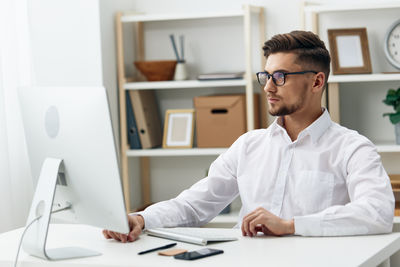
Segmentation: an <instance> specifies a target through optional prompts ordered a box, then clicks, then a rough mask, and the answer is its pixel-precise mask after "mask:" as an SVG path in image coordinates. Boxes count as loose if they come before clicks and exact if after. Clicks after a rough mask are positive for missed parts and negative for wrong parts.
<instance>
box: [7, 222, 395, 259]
mask: <svg viewBox="0 0 400 267" xmlns="http://www.w3.org/2000/svg"><path fill="white" fill-rule="evenodd" d="M221 231H230V232H232V233H234V234H235V235H237V236H238V237H239V241H233V242H226V243H218V244H213V245H210V246H208V247H214V248H220V249H223V250H224V251H225V252H224V254H221V255H216V256H212V257H208V258H203V259H199V260H196V261H192V262H188V261H182V260H176V259H174V258H172V257H165V256H158V255H157V252H153V253H149V254H145V255H137V253H138V252H139V251H142V250H145V249H149V248H153V247H156V246H160V245H163V244H167V243H170V242H171V241H170V240H166V239H161V238H156V237H150V236H147V235H142V236H141V238H140V239H139V240H137V241H135V242H133V243H125V244H123V243H119V242H115V241H111V240H106V239H104V238H103V235H102V233H101V229H98V228H94V227H91V226H84V225H65V224H59V225H57V224H56V225H52V226H51V228H50V232H49V241H48V247H49V248H52V247H61V246H82V247H87V248H91V249H94V250H97V251H100V252H102V253H103V255H102V256H97V257H91V258H82V259H73V260H65V261H54V262H52V261H50V262H46V261H44V260H41V259H39V258H35V257H32V256H28V255H27V254H25V252H24V251H23V250H21V254H20V260H19V265H18V266H24V267H27V266H34V267H39V266H45V267H48V266H57V267H67V266H68V267H70V266H73V267H88V266H114V267H115V266H163V267H165V266H189V264H190V266H219V267H224V266H227V267H233V266H290V267H293V266H307V267H310V266H335V267H338V266H340V267H343V266H377V265H378V264H380V263H382V262H383V261H385V260H386V259H388V258H389V257H390V256H391V255H392V254H394V253H395V252H396V251H398V250H399V249H400V233H392V234H387V235H375V236H356V237H328V238H327V237H324V238H321V237H318V238H310V237H297V236H293V237H266V236H259V237H253V238H250V237H243V236H241V233H240V230H238V229H221ZM21 233H22V229H17V230H14V231H10V232H7V233H3V234H0V266H1V267H7V266H12V263H13V261H14V257H15V253H16V250H17V245H18V241H19V238H20V236H21ZM176 248H185V249H188V250H195V249H200V248H202V247H201V246H197V245H191V244H187V243H178V245H177V246H176Z"/></svg>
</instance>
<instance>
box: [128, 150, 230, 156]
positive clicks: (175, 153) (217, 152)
mask: <svg viewBox="0 0 400 267" xmlns="http://www.w3.org/2000/svg"><path fill="white" fill-rule="evenodd" d="M227 149H228V148H181V149H171V148H153V149H131V150H128V151H127V152H126V155H127V156H128V157H170V156H218V155H220V154H222V153H224V152H225V151H226V150H227Z"/></svg>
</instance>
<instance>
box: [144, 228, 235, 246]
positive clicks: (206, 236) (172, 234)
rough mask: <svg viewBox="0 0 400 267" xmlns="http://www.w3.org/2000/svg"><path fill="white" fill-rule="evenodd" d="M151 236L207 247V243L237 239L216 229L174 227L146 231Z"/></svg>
mask: <svg viewBox="0 0 400 267" xmlns="http://www.w3.org/2000/svg"><path fill="white" fill-rule="evenodd" d="M146 233H147V234H148V235H151V236H157V237H161V238H167V239H172V240H176V241H182V242H187V243H192V244H197V245H204V246H205V245H207V244H208V243H209V242H222V241H234V240H237V237H235V236H233V235H232V234H231V233H224V231H223V230H222V229H218V228H195V227H176V228H154V229H149V230H146Z"/></svg>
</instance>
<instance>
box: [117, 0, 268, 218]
mask: <svg viewBox="0 0 400 267" xmlns="http://www.w3.org/2000/svg"><path fill="white" fill-rule="evenodd" d="M254 14H256V15H258V24H259V26H258V27H259V35H260V41H263V40H264V39H265V21H264V9H263V8H262V7H256V6H250V5H244V6H243V9H242V10H234V11H226V12H215V13H192V14H139V13H128V12H125V13H122V12H120V13H118V14H117V15H116V38H117V60H118V87H119V105H120V135H121V138H120V139H121V167H122V179H123V181H122V182H123V188H124V196H125V201H126V203H125V204H126V208H127V211H128V212H130V211H131V207H130V206H131V205H130V192H129V188H130V187H129V169H128V158H129V157H138V158H140V168H141V183H142V187H141V191H142V202H143V204H144V205H146V204H148V203H150V159H149V157H166V156H168V157H170V156H210V155H211V156H218V155H219V154H221V153H223V152H224V151H225V150H226V148H202V149H200V148H193V149H158V148H157V149H142V150H130V149H129V146H128V143H127V125H126V102H125V91H126V90H169V89H182V90H192V89H196V88H224V87H243V88H245V90H246V108H247V109H246V116H247V130H252V129H254V114H253V112H252V111H253V104H254V103H253V97H251V96H252V95H253V82H254V79H253V78H252V77H253V76H254V73H255V71H253V70H252V55H251V51H252V41H251V39H252V38H251V34H252V29H251V18H252V15H254ZM228 17H238V18H242V19H243V25H244V38H243V41H244V48H245V66H244V69H245V75H244V78H243V79H238V80H219V81H197V80H188V81H165V82H164V81H163V82H141V81H136V82H131V81H130V79H127V77H126V75H125V66H124V47H123V41H124V37H123V27H122V25H123V23H133V24H134V27H135V29H136V36H135V48H136V49H135V50H136V51H135V59H137V60H144V49H145V47H144V34H143V23H145V22H155V21H158V22H164V21H176V20H182V21H184V20H191V19H212V18H228ZM260 59H261V62H262V64H265V60H264V57H263V56H262V55H261V54H260ZM128 80H129V82H128ZM177 108H178V107H177ZM261 109H262V114H261V121H263V122H264V124H267V110H266V105H262V107H261ZM263 126H266V125H263Z"/></svg>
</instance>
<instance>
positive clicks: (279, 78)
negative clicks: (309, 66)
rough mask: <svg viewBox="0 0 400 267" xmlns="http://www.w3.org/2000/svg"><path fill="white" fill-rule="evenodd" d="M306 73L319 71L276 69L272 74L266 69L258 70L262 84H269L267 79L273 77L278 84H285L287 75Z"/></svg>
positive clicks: (258, 78) (258, 77) (259, 81)
mask: <svg viewBox="0 0 400 267" xmlns="http://www.w3.org/2000/svg"><path fill="white" fill-rule="evenodd" d="M305 73H314V74H317V73H318V72H316V71H314V70H305V71H298V72H283V71H275V72H274V73H272V74H269V73H268V72H266V71H261V72H257V80H258V83H259V84H260V85H262V86H265V85H266V84H267V81H268V80H269V79H270V78H272V81H273V82H274V84H275V85H276V86H282V85H284V84H285V81H286V75H295V74H305Z"/></svg>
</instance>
